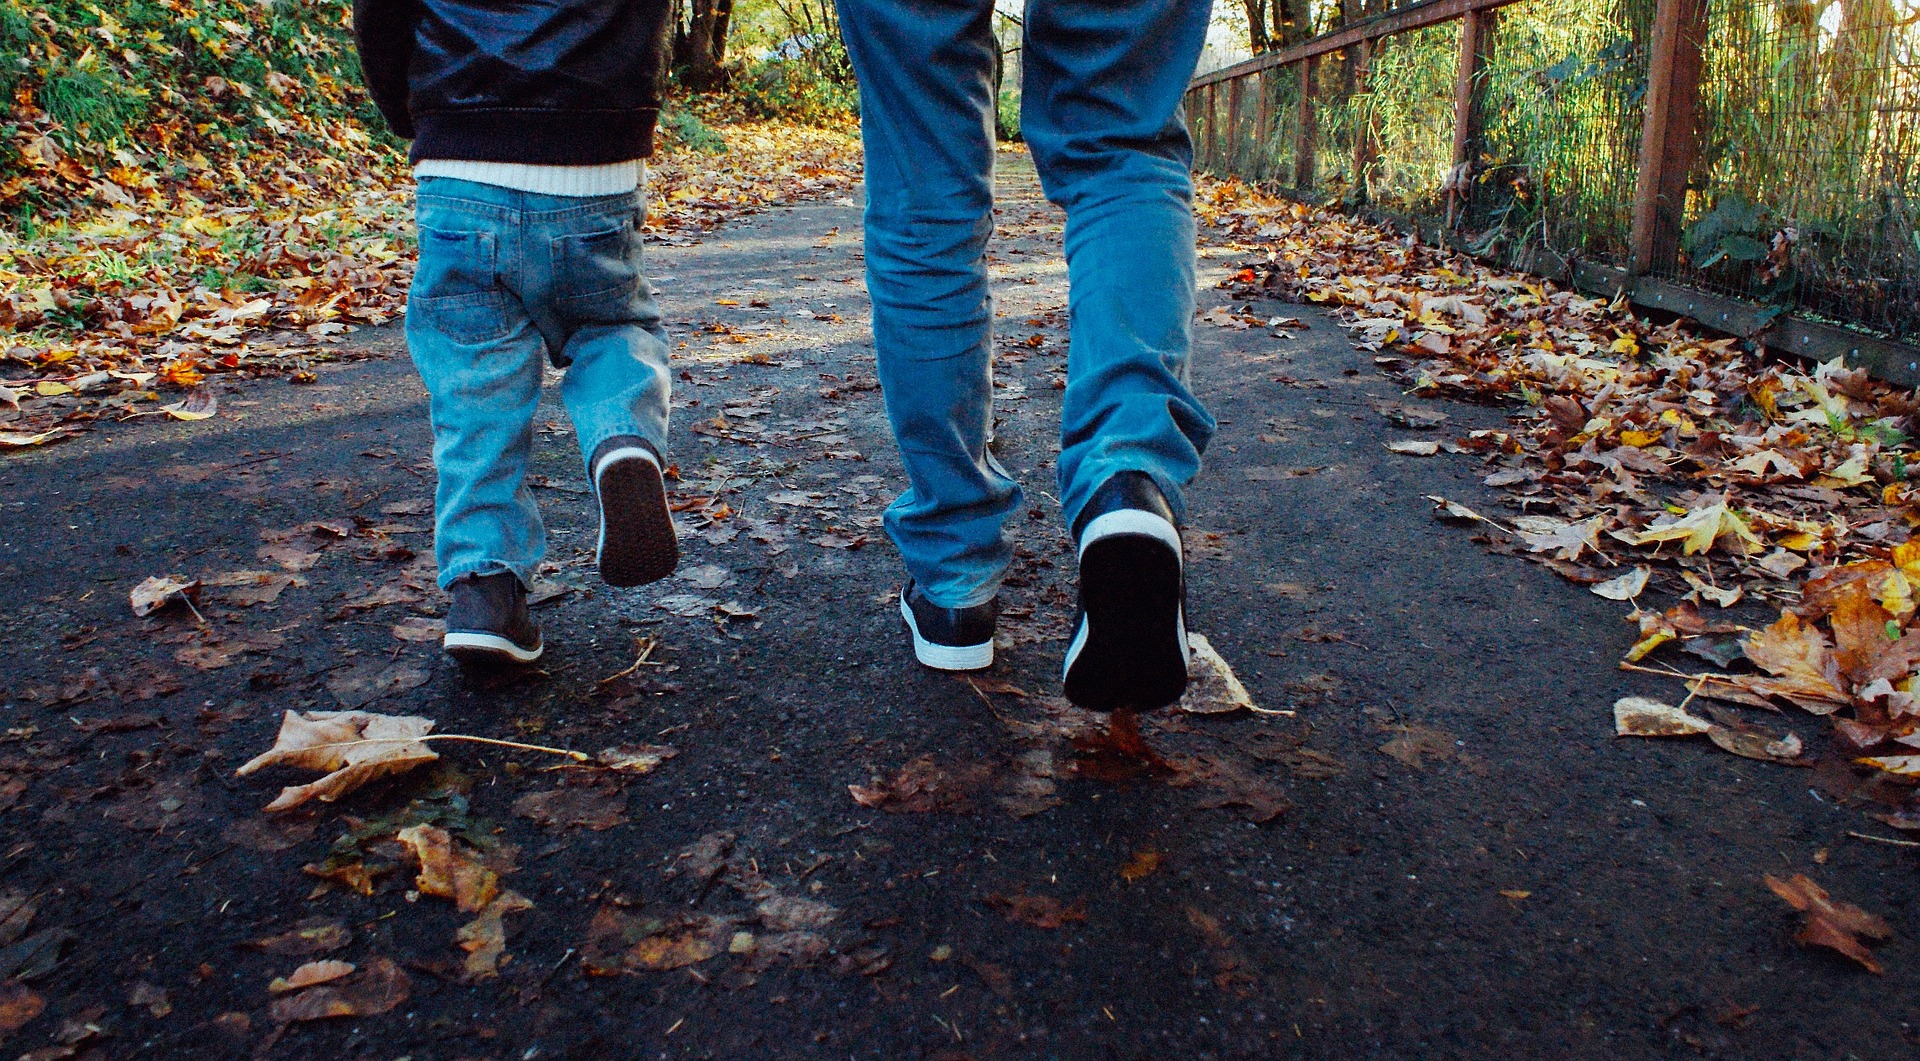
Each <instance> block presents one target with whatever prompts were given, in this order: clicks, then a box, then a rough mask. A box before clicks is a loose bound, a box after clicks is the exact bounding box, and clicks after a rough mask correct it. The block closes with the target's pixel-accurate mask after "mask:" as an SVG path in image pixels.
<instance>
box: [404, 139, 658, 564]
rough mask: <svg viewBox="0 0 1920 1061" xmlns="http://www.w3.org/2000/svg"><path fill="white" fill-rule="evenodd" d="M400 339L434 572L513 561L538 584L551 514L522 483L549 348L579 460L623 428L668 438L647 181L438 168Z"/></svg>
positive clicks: (429, 187) (426, 183) (427, 188)
mask: <svg viewBox="0 0 1920 1061" xmlns="http://www.w3.org/2000/svg"><path fill="white" fill-rule="evenodd" d="M416 202H417V217H418V221H419V229H420V264H419V266H418V267H417V268H416V269H415V271H414V274H413V287H412V289H411V291H410V292H409V293H408V297H407V348H408V350H409V351H410V352H411V353H412V355H413V363H414V365H415V367H416V368H418V369H419V371H420V378H421V380H422V381H424V382H425V383H426V387H427V394H428V396H429V398H430V399H431V402H430V407H431V411H432V417H433V463H434V467H435V469H436V470H437V471H438V472H439V480H440V481H439V487H438V489H437V491H436V493H435V497H434V510H435V511H434V543H433V545H434V559H435V560H436V561H437V562H438V563H439V565H440V584H441V585H442V586H447V585H451V584H452V583H453V581H454V580H455V579H457V578H461V577H463V576H465V575H473V574H493V573H497V572H501V571H511V572H513V573H514V574H515V575H517V576H519V578H520V581H521V582H522V583H524V584H527V585H531V584H532V582H533V572H534V569H535V568H536V567H538V566H539V564H540V560H541V558H542V556H544V555H545V553H546V530H545V528H544V527H543V526H542V525H541V522H540V511H539V508H538V507H537V506H536V505H535V503H534V500H533V494H532V492H530V491H529V490H528V489H527V484H526V471H527V462H528V460H529V458H530V457H531V456H532V453H533V416H534V410H535V408H536V407H537V406H538V405H539V402H540V381H541V373H542V370H543V368H544V364H543V361H545V360H546V359H551V360H552V362H553V364H554V366H555V367H557V368H562V369H565V372H566V374H565V375H564V376H563V377H562V379H561V383H560V397H561V400H562V401H563V402H564V403H565V405H566V408H567V414H568V416H569V417H570V418H571V419H572V420H573V433H574V438H575V440H576V441H578V442H579V444H580V453H581V458H582V461H583V462H584V461H586V460H589V459H591V457H592V454H593V451H594V448H595V447H597V446H599V445H600V443H602V442H604V441H606V440H607V439H609V438H612V437H614V436H616V435H637V436H639V437H641V438H644V439H646V440H647V441H648V442H650V443H652V444H653V446H654V447H655V448H656V449H657V450H659V451H660V452H661V453H665V452H666V443H667V398H668V390H669V387H670V382H669V381H670V377H669V375H668V369H667V342H666V329H665V328H663V327H662V326H661V323H660V310H659V308H658V307H657V306H656V305H655V303H654V300H653V291H652V289H651V288H650V287H649V286H648V284H647V281H646V278H645V277H644V276H643V275H642V273H641V268H640V239H641V237H640V232H639V228H640V223H641V220H642V217H643V216H644V214H643V211H644V209H645V207H644V206H643V204H642V202H641V199H640V196H639V194H638V193H629V194H627V195H612V196H603V197H598V198H590V199H583V198H573V197H567V196H557V195H538V194H534V193H531V192H522V191H515V190H513V189H509V188H500V187H495V186H493V185H489V184H477V183H474V182H471V181H462V180H455V179H452V178H448V177H429V178H426V179H425V180H422V181H421V182H420V189H419V194H418V197H417V201H416Z"/></svg>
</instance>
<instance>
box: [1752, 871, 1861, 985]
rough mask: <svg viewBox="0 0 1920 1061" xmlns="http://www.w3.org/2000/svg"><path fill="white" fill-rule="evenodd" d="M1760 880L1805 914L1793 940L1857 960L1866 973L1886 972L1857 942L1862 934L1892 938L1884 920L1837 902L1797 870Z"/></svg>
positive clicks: (1853, 906) (1848, 904) (1852, 906)
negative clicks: (1787, 875) (1791, 874)
mask: <svg viewBox="0 0 1920 1061" xmlns="http://www.w3.org/2000/svg"><path fill="white" fill-rule="evenodd" d="M1761 879H1762V880H1764V881H1766V884H1767V887H1768V888H1769V889H1771V890H1772V891H1773V894H1775V895H1778V896H1779V897H1780V898H1782V899H1784V900H1786V902H1787V904H1788V905H1790V906H1792V907H1793V908H1794V909H1795V910H1798V911H1800V913H1801V914H1802V915H1804V919H1803V921H1802V922H1801V926H1800V931H1799V933H1798V934H1796V935H1795V936H1794V937H1793V939H1794V942H1796V943H1800V944H1802V945H1805V946H1809V947H1828V948H1831V949H1833V950H1836V951H1839V952H1840V953H1841V954H1844V955H1846V956H1847V957H1849V958H1852V959H1853V960H1854V961H1856V962H1859V963H1860V964H1861V965H1862V966H1864V967H1865V968H1866V969H1867V971H1869V972H1873V973H1884V972H1886V970H1885V969H1884V968H1882V967H1881V965H1880V963H1879V962H1878V961H1876V960H1875V959H1874V957H1873V954H1872V952H1870V951H1868V950H1867V948H1866V945H1865V944H1863V943H1861V942H1860V940H1861V938H1862V937H1864V938H1866V939H1870V940H1877V941H1884V940H1888V939H1892V938H1893V927H1892V926H1891V925H1889V924H1887V923H1886V921H1884V920H1883V919H1881V918H1879V917H1876V916H1874V915H1873V914H1870V913H1867V912H1866V911H1865V910H1862V909H1860V908H1859V907H1857V906H1855V905H1853V904H1852V903H1845V902H1839V901H1836V900H1835V899H1834V898H1833V897H1832V896H1830V895H1828V894H1827V892H1826V889H1824V888H1822V887H1820V886H1819V885H1818V884H1815V883H1814V882H1813V881H1812V880H1811V879H1809V878H1808V877H1807V875H1806V874H1804V873H1796V874H1794V875H1793V876H1792V877H1789V878H1787V879H1786V880H1781V879H1780V878H1778V877H1775V876H1773V875H1772V874H1768V875H1767V876H1765V877H1763V878H1761Z"/></svg>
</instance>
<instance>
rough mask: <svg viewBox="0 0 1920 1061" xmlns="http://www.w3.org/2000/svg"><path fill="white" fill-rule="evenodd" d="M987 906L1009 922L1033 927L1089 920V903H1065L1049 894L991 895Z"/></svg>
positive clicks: (1055, 925)
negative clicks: (998, 912)
mask: <svg viewBox="0 0 1920 1061" xmlns="http://www.w3.org/2000/svg"><path fill="white" fill-rule="evenodd" d="M987 905H988V906H991V907H993V908H994V909H996V910H998V911H1000V913H1001V915H1002V916H1004V917H1005V918H1006V919H1007V920H1009V921H1014V922H1018V923H1019V924H1022V925H1031V926H1032V927H1034V928H1049V929H1051V928H1063V927H1065V926H1066V925H1067V924H1069V923H1070V922H1074V921H1085V920H1086V919H1087V902H1086V900H1085V899H1076V900H1074V901H1073V903H1072V904H1067V903H1063V902H1061V901H1060V900H1058V899H1055V898H1054V897H1052V896H1050V895H999V894H994V895H989V896H987Z"/></svg>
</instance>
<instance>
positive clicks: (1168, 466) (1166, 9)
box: [839, 0, 1214, 608]
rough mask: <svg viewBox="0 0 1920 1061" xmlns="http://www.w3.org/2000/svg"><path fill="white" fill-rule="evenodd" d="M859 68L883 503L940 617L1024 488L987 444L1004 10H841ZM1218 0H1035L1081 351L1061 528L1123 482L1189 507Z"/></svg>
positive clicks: (1203, 432) (986, 554) (957, 599)
mask: <svg viewBox="0 0 1920 1061" xmlns="http://www.w3.org/2000/svg"><path fill="white" fill-rule="evenodd" d="M839 5H840V12H841V18H840V25H841V31H842V32H843V33H844V34H845V36H846V41H847V50H848V52H849V54H850V55H851V57H852V59H853V65H854V69H855V71H856V73H857V74H858V75H859V79H860V118H861V132H862V136H863V138H864V140H865V145H866V157H867V166H866V187H867V210H866V251H867V287H868V290H869V291H870V292H871V294H872V297H873V336H874V348H875V351H876V353H877V354H878V357H879V372H880V382H881V386H882V388H883V389H884V391H885V395H886V403H887V416H888V418H889V419H890V420H891V422H892V425H893V432H894V437H895V439H896V440H897V441H898V443H899V447H900V457H901V461H902V463H904V464H905V466H906V472H907V482H908V489H907V491H906V492H905V493H904V494H902V495H901V496H900V498H899V500H897V501H895V502H894V503H893V505H892V506H891V507H890V508H888V509H887V514H886V527H887V533H888V534H889V535H890V536H891V537H892V539H893V541H894V544H895V545H897V546H898V547H899V549H900V555H901V558H902V559H903V561H904V562H905V564H906V567H907V571H908V573H909V574H911V575H912V576H913V578H914V581H915V582H917V583H918V584H919V585H920V586H921V588H922V591H923V592H924V593H925V594H926V596H927V598H928V599H929V600H931V601H932V602H933V603H934V604H936V605H939V606H941V607H948V608H960V607H969V606H971V605H974V604H979V603H982V602H984V601H986V600H988V599H990V598H991V597H992V596H993V595H994V593H995V592H996V591H997V590H998V589H999V585H1000V579H1001V576H1002V575H1003V574H1004V573H1005V571H1006V568H1007V565H1008V563H1009V562H1010V560H1011V555H1012V551H1011V548H1010V546H1009V544H1008V542H1007V540H1006V537H1005V535H1004V534H1003V533H1002V525H1003V524H1004V522H1005V520H1006V519H1007V517H1008V515H1010V514H1011V513H1012V512H1013V511H1014V510H1016V509H1017V508H1019V507H1020V505H1021V503H1022V499H1021V492H1020V487H1019V485H1018V484H1016V483H1015V482H1013V480H1012V479H1010V478H1009V477H1008V476H1007V474H1006V473H1005V471H1004V470H1003V469H1002V468H1001V467H1000V465H999V463H998V462H997V461H995V460H994V459H993V457H992V455H991V454H989V453H988V452H987V436H988V431H989V428H990V425H991V422H992V408H991V405H992V383H991V373H992V337H991V328H992V322H993V309H992V304H991V301H990V299H989V296H988V292H987V266H986V257H985V255H986V245H987V237H988V235H989V234H990V233H991V231H992V227H993V220H992V209H993V184H992V169H993V150H994V148H993V124H994V112H995V100H994V98H993V83H992V73H993V62H994V52H995V50H996V48H997V47H998V45H997V42H996V41H995V40H994V38H993V33H992V18H993V7H994V3H993V0H839ZM1210 11H1211V3H1210V0H1031V2H1030V3H1029V4H1028V5H1027V10H1026V42H1025V48H1024V51H1023V53H1022V57H1021V58H1022V64H1023V82H1022V95H1023V99H1022V104H1021V129H1022V131H1023V133H1024V134H1025V136H1026V140H1027V143H1028V144H1029V145H1030V146H1031V148H1032V150H1033V160H1034V164H1035V165H1036V166H1037V167H1038V169H1039V172H1040V181H1041V185H1042V187H1043V188H1044V189H1045V190H1046V194H1047V198H1049V199H1051V200H1052V201H1053V202H1054V203H1056V204H1058V205H1059V206H1061V207H1062V208H1064V209H1065V210H1066V212H1067V228H1066V252H1067V275H1068V279H1069V282H1070V284H1071V288H1072V294H1071V298H1070V302H1069V315H1070V331H1071V343H1072V345H1071V349H1070V351H1069V354H1068V363H1067V372H1068V382H1067V392H1066V399H1065V406H1064V408H1063V409H1062V412H1061V424H1060V461H1059V488H1060V500H1061V503H1062V506H1063V508H1064V509H1065V517H1066V520H1067V522H1068V524H1069V525H1071V524H1072V522H1073V520H1074V518H1075V517H1076V516H1077V515H1078V514H1079V512H1080V509H1081V507H1082V506H1084V505H1085V504H1086V502H1087V500H1088V499H1089V498H1090V497H1091V495H1092V494H1093V492H1094V491H1095V490H1097V489H1098V488H1099V487H1100V485H1101V484H1102V483H1104V482H1106V480H1107V479H1108V478H1109V477H1110V476H1112V475H1113V474H1114V473H1116V472H1120V471H1138V472H1145V473H1146V474H1148V475H1150V476H1151V477H1152V478H1153V480H1154V482H1155V483H1157V484H1158V485H1159V487H1160V490H1161V492H1162V493H1164V494H1165V495H1166V498H1167V501H1168V503H1169V504H1171V505H1172V506H1173V510H1174V512H1175V514H1176V515H1184V512H1185V508H1184V505H1183V499H1182V493H1181V491H1182V488H1183V487H1184V486H1186V484H1187V483H1189V482H1191V481H1192V479H1193V477H1194V476H1195V475H1196V474H1198V472H1199V470H1200V454H1201V452H1202V451H1203V450H1204V449H1205V448H1206V444H1207V440H1208V438H1210V437H1211V435H1212V433H1213V427H1214V424H1213V420H1212V418H1210V417H1209V416H1208V415H1207V411H1206V409H1205V408H1203V407H1202V406H1201V404H1200V401H1199V399H1197V398H1195V397H1194V395H1193V393H1192V392H1191V391H1190V390H1188V387H1187V364H1188V350H1189V345H1190V341H1191V327H1192V318H1193V310H1194V224H1193V208H1192V199H1193V189H1192V180H1191V177H1190V175H1189V170H1190V168H1191V165H1192V160H1193V148H1192V143H1191V141H1190V140H1189V139H1188V136H1187V130H1186V125H1185V123H1184V121H1183V120H1182V117H1181V113H1180V99H1181V96H1182V94H1183V93H1184V92H1185V90H1186V85H1187V80H1188V78H1189V77H1190V76H1191V75H1192V73H1193V68H1194V64H1195V63H1196V62H1197V61H1198V59H1199V55H1200V47H1201V44H1202V43H1203V41H1204V40H1205V38H1206V32H1207V19H1208V16H1209V14H1210Z"/></svg>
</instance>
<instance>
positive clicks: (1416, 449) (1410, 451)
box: [1387, 438, 1440, 457]
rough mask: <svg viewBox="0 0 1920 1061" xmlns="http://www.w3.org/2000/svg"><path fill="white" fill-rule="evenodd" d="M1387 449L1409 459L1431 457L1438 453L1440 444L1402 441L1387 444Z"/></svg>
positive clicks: (1428, 441)
mask: <svg viewBox="0 0 1920 1061" xmlns="http://www.w3.org/2000/svg"><path fill="white" fill-rule="evenodd" d="M1387 449H1389V450H1391V451H1392V452H1394V453H1400V454H1404V455H1406V456H1409V457H1431V456H1433V455H1434V454H1436V453H1438V452H1440V443H1438V442H1434V441H1432V440H1423V439H1414V438H1409V439H1402V440H1401V441H1399V442H1389V443H1387Z"/></svg>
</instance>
